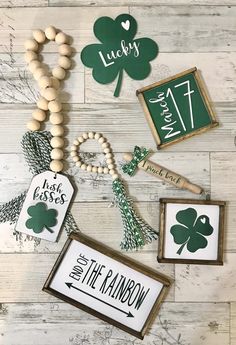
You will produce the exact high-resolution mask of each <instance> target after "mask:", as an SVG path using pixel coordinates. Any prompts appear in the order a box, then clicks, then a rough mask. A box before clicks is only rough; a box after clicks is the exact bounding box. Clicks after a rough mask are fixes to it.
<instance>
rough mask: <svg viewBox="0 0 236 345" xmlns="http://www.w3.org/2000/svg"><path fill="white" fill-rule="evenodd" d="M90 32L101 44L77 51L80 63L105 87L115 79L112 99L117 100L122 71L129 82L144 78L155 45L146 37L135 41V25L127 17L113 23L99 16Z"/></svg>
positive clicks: (155, 47) (128, 16)
mask: <svg viewBox="0 0 236 345" xmlns="http://www.w3.org/2000/svg"><path fill="white" fill-rule="evenodd" d="M93 31H94V34H95V36H96V37H97V38H98V39H99V41H100V42H101V43H96V44H90V45H88V46H86V47H85V48H84V49H83V50H82V52H81V60H82V62H83V64H84V65H85V66H87V67H90V68H93V78H94V79H95V80H96V81H97V82H98V83H101V84H108V83H111V82H112V81H114V80H115V78H116V77H117V76H118V80H117V85H116V89H115V92H114V96H115V97H119V94H120V88H121V83H122V78H123V70H125V71H126V73H127V74H128V75H129V76H130V77H131V78H133V79H136V80H142V79H144V78H146V77H147V76H148V75H149V73H150V70H151V66H150V63H149V61H151V60H153V59H154V58H155V57H156V56H157V54H158V45H157V44H156V42H154V41H153V40H152V39H150V38H147V37H145V38H137V39H134V36H135V35H136V32H137V22H136V20H135V19H134V17H132V16H131V15H129V14H121V15H119V16H118V17H116V19H115V20H113V19H112V18H110V17H101V18H99V19H97V20H96V22H95V24H94V27H93Z"/></svg>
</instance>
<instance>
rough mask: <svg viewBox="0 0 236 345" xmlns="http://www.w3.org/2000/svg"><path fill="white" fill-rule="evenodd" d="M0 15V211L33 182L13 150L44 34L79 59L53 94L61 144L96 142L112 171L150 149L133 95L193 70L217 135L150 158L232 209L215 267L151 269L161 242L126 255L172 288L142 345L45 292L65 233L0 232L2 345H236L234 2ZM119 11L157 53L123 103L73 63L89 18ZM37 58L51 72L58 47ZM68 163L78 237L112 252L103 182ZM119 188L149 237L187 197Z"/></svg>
mask: <svg viewBox="0 0 236 345" xmlns="http://www.w3.org/2000/svg"><path fill="white" fill-rule="evenodd" d="M71 6H73V8H71ZM0 7H1V9H0V42H1V44H0V203H3V202H6V201H8V200H10V199H11V198H12V197H13V196H15V195H16V194H18V193H20V192H22V191H24V190H25V189H27V187H28V185H29V182H30V179H31V175H30V173H29V172H28V168H27V166H26V163H25V162H24V160H23V156H22V152H21V148H20V140H21V137H22V135H23V134H24V132H25V123H26V121H27V120H28V119H29V117H30V114H31V112H32V110H33V109H34V107H35V100H36V99H37V95H38V90H37V86H36V84H35V82H34V81H33V79H32V76H31V75H30V73H29V72H28V71H27V69H26V66H25V63H24V60H23V53H24V47H23V43H24V40H25V39H26V38H27V37H29V36H30V34H31V30H32V29H33V28H37V27H39V28H44V27H46V26H47V25H50V24H52V25H55V26H57V27H59V28H60V29H62V30H65V31H66V32H67V33H68V34H69V35H71V36H72V37H73V46H74V48H75V54H74V56H73V69H72V70H71V72H70V75H69V78H68V79H67V80H66V81H65V83H64V89H63V91H62V93H61V97H62V100H63V102H64V103H65V104H64V113H65V117H66V126H67V133H66V135H67V141H68V142H67V143H68V145H70V144H71V142H72V140H73V139H74V138H75V137H76V136H77V135H79V134H80V133H81V132H83V131H87V130H95V131H100V132H103V133H104V134H105V135H106V136H107V138H108V139H110V140H111V142H112V146H113V149H114V152H115V155H116V159H117V162H118V166H120V164H121V162H122V153H123V152H125V151H129V150H131V149H132V148H133V146H134V145H135V144H140V145H144V146H146V147H150V148H152V149H153V150H155V143H154V141H153V139H152V136H151V133H150V130H149V128H148V125H147V123H146V121H145V119H144V115H143V112H142V109H141V108H140V106H139V104H138V102H137V99H136V96H135V90H136V89H137V88H139V87H141V86H143V85H147V84H149V83H151V82H155V81H157V80H160V79H162V78H165V77H168V76H170V75H173V74H175V73H178V72H181V71H182V70H185V69H187V68H190V67H193V66H197V67H198V68H199V69H200V70H201V72H202V76H203V79H204V81H205V83H206V85H207V88H208V92H209V95H210V97H211V100H212V105H213V107H214V108H215V111H216V114H217V118H218V120H219V122H220V127H219V128H217V129H214V130H212V131H209V132H208V133H205V134H203V135H201V136H197V137H195V138H192V139H189V140H187V141H185V142H182V143H180V144H177V145H174V146H171V147H170V148H168V149H166V150H165V152H164V151H163V152H162V151H161V152H158V153H154V154H153V157H152V159H153V160H154V161H156V162H160V164H163V165H166V166H167V167H169V168H170V169H173V170H176V171H178V172H179V173H182V174H185V175H186V176H188V177H189V178H190V179H191V180H192V181H193V182H195V183H197V184H199V185H202V186H203V187H204V188H205V189H206V190H207V191H208V192H209V193H211V196H212V198H216V199H223V200H226V201H227V205H228V206H227V226H226V246H225V265H224V266H223V267H204V266H196V265H193V266H189V265H167V264H166V265H164V264H158V263H157V261H156V255H157V243H153V244H151V245H149V246H147V247H146V248H144V249H143V250H142V251H141V252H138V253H129V254H127V255H129V256H131V257H133V258H134V259H136V260H138V261H140V262H145V264H147V265H149V266H150V267H153V268H154V269H157V270H160V271H162V272H164V273H165V274H167V275H169V276H171V277H172V278H174V279H175V281H176V283H175V285H174V286H173V287H172V289H171V291H170V293H169V295H168V298H167V300H166V302H165V303H164V304H163V306H162V308H161V311H160V314H159V316H158V317H157V319H156V320H155V322H154V324H153V326H152V327H151V329H150V330H149V334H148V335H147V337H146V338H145V340H144V341H139V340H136V339H135V338H133V337H131V336H129V335H127V334H125V333H124V332H122V331H120V330H117V329H116V328H114V327H112V326H110V325H107V324H105V323H104V322H102V321H99V320H98V319H96V318H94V317H92V316H90V315H88V314H86V313H84V312H82V311H79V310H77V309H76V308H73V307H71V306H69V305H67V304H65V303H62V302H60V301H58V300H56V299H55V298H53V297H50V296H49V295H47V294H45V293H43V292H41V288H42V285H43V283H44V281H45V279H46V277H47V275H48V273H49V271H50V269H51V267H52V265H53V263H54V262H55V259H56V257H57V255H58V253H59V252H60V250H61V248H62V246H63V244H64V242H65V240H66V234H65V233H62V234H61V237H60V240H59V242H58V243H56V244H53V243H48V242H45V241H41V242H40V241H36V240H35V239H34V238H32V237H31V238H30V237H27V236H24V235H21V236H17V235H16V234H15V233H14V226H13V225H10V224H2V225H0V234H1V241H0V344H4V345H54V344H55V345H95V344H96V345H97V344H98V345H100V344H101V345H106V344H111V345H123V344H124V345H126V344H127V345H134V344H135V345H137V344H141V343H142V344H147V345H229V344H230V345H235V344H236V273H235V261H236V230H235V228H236V216H235V215H236V153H235V144H236V117H235V113H236V20H235V18H236V0H221V1H219V0H178V1H177V0H166V1H163V0H152V1H150V0H114V1H112V2H111V1H109V0H94V1H93V0H91V1H85V0H75V1H73V0H49V1H48V0H42V1H40V0H27V1H26V0H24V1H23V0H9V1H7V0H1V1H0ZM125 12H126V13H127V12H128V13H131V14H132V15H134V16H135V18H136V19H137V21H138V24H139V27H138V35H140V36H150V37H152V38H153V39H155V40H156V41H157V43H158V44H159V48H160V53H159V56H158V58H157V59H156V60H155V61H153V63H152V66H153V69H152V73H151V75H150V76H149V77H148V78H147V79H146V80H144V81H141V82H140V81H132V80H130V79H129V78H128V77H126V78H125V80H124V83H123V87H122V91H121V97H120V98H119V99H115V98H114V97H113V91H114V88H115V83H112V84H110V85H106V86H102V85H99V84H97V83H96V82H95V81H94V80H93V79H92V77H91V71H90V70H88V69H84V67H83V65H82V63H81V62H80V55H79V52H80V51H81V49H82V48H83V47H84V45H86V44H88V43H91V42H93V41H94V40H95V39H94V36H93V32H92V27H93V23H94V21H95V19H96V18H98V17H99V16H102V15H108V16H111V17H116V16H117V15H118V14H120V13H125ZM44 52H45V54H44V59H45V62H46V63H48V64H49V66H53V65H54V63H55V62H56V59H57V55H56V46H55V45H53V44H52V45H47V46H46V47H45V49H44ZM104 100H106V101H105V102H104ZM46 128H48V127H47V126H46ZM84 150H85V154H86V156H87V158H88V159H89V160H90V161H91V162H94V161H97V160H99V159H100V158H101V154H100V150H99V148H98V147H96V146H95V145H93V144H88V145H87V146H84ZM88 152H91V154H88ZM68 163H69V164H68V166H67V168H68V172H69V173H70V174H73V175H74V180H75V182H76V184H77V186H78V194H77V196H76V200H75V203H74V205H73V207H72V213H73V215H74V217H75V219H76V221H77V223H78V226H79V228H80V229H81V231H83V232H85V233H87V234H88V235H90V236H91V237H93V238H96V239H100V238H104V240H105V243H106V244H108V245H109V246H111V247H112V248H114V249H119V241H120V239H121V229H122V226H121V220H120V216H119V212H118V210H117V209H116V208H115V207H113V204H112V201H113V196H112V193H111V181H110V180H109V178H107V177H95V176H92V175H91V176H90V175H86V174H84V173H81V172H80V171H77V170H76V169H75V168H74V167H73V166H72V164H71V161H70V159H69V158H68ZM127 182H128V185H129V190H130V193H131V195H132V196H133V197H134V199H135V201H136V206H137V208H138V209H139V211H140V213H141V214H142V215H143V217H144V218H145V219H146V220H147V221H148V222H149V223H150V224H151V225H152V226H153V227H156V228H157V227H158V216H159V203H158V200H159V197H170V196H172V197H186V198H187V197H193V196H192V195H191V194H190V193H188V192H186V191H179V190H176V189H175V188H173V187H171V186H168V185H166V184H164V183H162V182H160V181H158V180H154V179H153V178H152V177H149V176H148V175H145V174H144V173H142V172H139V173H138V174H137V175H136V176H135V177H134V178H132V179H130V178H127ZM88 215H89V217H88ZM94 219H96V228H94Z"/></svg>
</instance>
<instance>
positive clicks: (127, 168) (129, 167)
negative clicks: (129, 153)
mask: <svg viewBox="0 0 236 345" xmlns="http://www.w3.org/2000/svg"><path fill="white" fill-rule="evenodd" d="M148 154H149V150H147V149H146V148H145V147H142V148H141V147H139V146H135V148H134V153H133V158H132V160H131V161H130V162H129V163H126V164H124V165H123V166H122V170H123V172H124V173H126V174H128V175H129V176H133V175H134V172H135V170H136V168H137V166H138V164H139V162H141V161H142V160H143V159H144V158H145V157H146V156H147V155H148Z"/></svg>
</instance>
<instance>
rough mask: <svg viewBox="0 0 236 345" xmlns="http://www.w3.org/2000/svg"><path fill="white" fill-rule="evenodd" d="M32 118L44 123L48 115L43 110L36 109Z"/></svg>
mask: <svg viewBox="0 0 236 345" xmlns="http://www.w3.org/2000/svg"><path fill="white" fill-rule="evenodd" d="M32 117H33V118H34V119H35V120H37V121H40V122H42V121H44V120H45V119H46V113H45V111H43V110H42V109H35V110H34V111H33V113H32Z"/></svg>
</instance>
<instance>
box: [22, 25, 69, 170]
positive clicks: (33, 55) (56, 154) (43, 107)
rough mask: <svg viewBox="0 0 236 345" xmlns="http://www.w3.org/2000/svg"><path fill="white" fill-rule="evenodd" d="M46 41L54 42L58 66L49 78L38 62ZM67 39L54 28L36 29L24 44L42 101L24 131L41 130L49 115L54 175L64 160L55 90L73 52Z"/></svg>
mask: <svg viewBox="0 0 236 345" xmlns="http://www.w3.org/2000/svg"><path fill="white" fill-rule="evenodd" d="M46 40H50V41H55V42H56V43H57V44H58V45H59V54H60V57H59V59H58V66H57V67H55V68H53V70H52V72H51V75H49V74H48V73H47V71H46V70H45V68H44V67H43V64H42V63H41V62H40V61H39V57H38V49H39V45H40V44H43V43H44V42H45V41H46ZM68 41H69V39H68V36H67V35H66V34H64V33H63V32H59V31H58V30H56V29H55V28H54V27H53V26H49V27H48V28H46V29H45V31H43V30H40V29H37V30H34V31H33V38H31V39H28V40H26V41H25V49H26V50H27V51H26V53H25V61H26V62H27V64H28V68H29V70H30V72H31V73H33V76H34V79H35V80H36V81H37V82H38V85H39V88H40V93H41V97H40V98H39V100H38V101H37V107H38V108H36V109H35V110H34V111H33V113H32V120H30V121H29V122H28V123H27V128H28V129H29V130H31V131H38V130H40V125H41V123H42V122H43V121H45V119H46V111H48V110H49V111H50V112H51V115H50V117H49V121H50V122H51V124H52V127H51V134H52V136H53V138H52V139H51V146H52V151H51V159H52V161H51V164H50V168H51V170H52V171H54V172H60V171H62V170H63V163H62V159H63V156H64V153H63V150H62V148H63V146H64V140H63V138H62V136H63V134H64V128H63V126H62V123H63V115H62V114H61V113H60V111H61V109H62V104H61V103H60V101H59V100H58V98H57V97H58V89H59V88H60V81H61V80H63V79H64V78H65V76H66V70H67V69H69V68H70V66H71V60H70V58H69V56H70V55H71V54H72V49H71V47H70V45H69V43H68Z"/></svg>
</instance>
